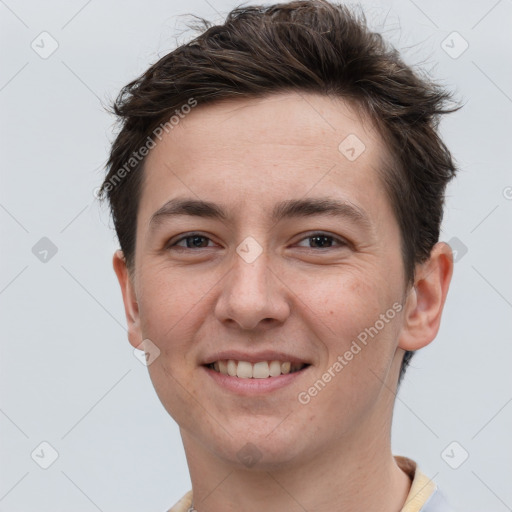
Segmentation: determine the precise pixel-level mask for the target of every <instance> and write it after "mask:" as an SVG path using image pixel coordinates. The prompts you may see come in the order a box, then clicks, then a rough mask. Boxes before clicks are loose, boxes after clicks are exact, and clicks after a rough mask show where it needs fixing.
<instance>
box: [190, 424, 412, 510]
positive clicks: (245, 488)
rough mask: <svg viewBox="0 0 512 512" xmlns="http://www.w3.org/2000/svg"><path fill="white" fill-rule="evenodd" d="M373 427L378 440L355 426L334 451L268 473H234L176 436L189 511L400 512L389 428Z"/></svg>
mask: <svg viewBox="0 0 512 512" xmlns="http://www.w3.org/2000/svg"><path fill="white" fill-rule="evenodd" d="M365 423H366V425H368V424H370V425H371V424H372V422H365ZM373 427H375V424H373ZM379 427H380V429H377V432H380V435H379V434H377V435H375V428H373V429H372V430H373V432H372V433H371V435H365V432H364V426H361V425H360V428H359V429H358V431H357V435H355V434H354V435H349V436H345V437H344V438H343V439H340V441H339V443H338V444H337V445H336V446H335V447H334V448H333V446H331V445H330V446H328V447H327V448H326V449H325V450H324V451H323V452H319V453H317V454H315V456H314V457H309V458H307V460H301V461H300V462H299V461H297V460H295V461H293V462H294V464H293V466H286V467H283V466H281V465H276V466H275V467H274V468H272V469H268V470H256V469H254V468H252V469H245V468H244V469H240V467H239V466H236V465H235V464H233V463H230V462H229V461H228V462H227V461H225V460H224V459H220V458H219V457H218V456H216V455H214V454H212V453H211V452H210V451H208V450H205V449H204V448H203V447H202V446H201V445H199V444H198V443H197V442H196V440H195V439H194V438H193V437H191V436H189V435H188V433H187V432H185V431H182V437H183V442H184V446H185V451H186V454H187V461H188V465H189V470H190V477H191V481H192V489H193V505H194V508H195V509H196V510H197V512H235V511H239V510H244V511H246V512H259V511H261V510H269V511H273V510H291V511H295V510H297V511H301V510H315V511H316V512H333V511H337V512H360V511H362V510H379V511H380V512H396V511H397V510H401V509H402V507H403V504H404V502H405V500H406V498H407V495H408V493H409V490H410V486H411V481H410V478H409V477H408V476H407V475H406V474H405V473H404V472H403V471H402V470H401V469H400V468H399V467H398V465H397V463H396V461H395V459H394V457H393V455H392V453H391V446H390V435H389V434H390V430H388V428H387V427H389V429H390V425H382V424H380V425H379ZM366 434H369V433H366Z"/></svg>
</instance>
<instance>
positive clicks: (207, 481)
mask: <svg viewBox="0 0 512 512" xmlns="http://www.w3.org/2000/svg"><path fill="white" fill-rule="evenodd" d="M349 134H356V135H357V137H358V138H359V139H360V140H361V141H363V143H364V145H365V146H366V149H365V151H364V152H363V153H362V154H361V155H360V156H359V157H358V158H357V159H356V160H354V161H349V160H348V159H347V158H346V157H345V156H344V155H343V154H342V153H341V152H340V151H339V150H338V145H339V144H340V142H341V141H343V140H344V139H345V137H347V136H348V135H349ZM388 156H389V155H387V152H386V147H385V145H384V142H383V140H382V138H381V137H380V135H379V133H378V132H377V131H376V130H375V128H374V126H372V123H371V122H369V121H368V120H367V119H365V118H364V117H363V116H362V115H361V114H358V113H357V111H356V110H355V109H354V108H352V107H351V105H349V104H348V103H347V102H345V101H343V100H341V99H339V98H338V99H333V98H329V97H325V96H320V95H314V94H309V93H308V94H300V95H299V94H298V93H280V94H275V95H271V96H269V97H266V98H264V99H251V100H246V99H243V100H236V101H227V102H223V103H217V104H214V105H207V106H198V107H197V108H196V109H194V110H193V111H192V112H191V113H190V114H189V115H188V116H187V117H186V118H185V119H184V120H182V121H181V123H180V124H179V125H178V126H177V127H175V128H174V130H173V131H172V132H170V134H169V135H167V136H165V137H164V138H163V140H162V141H160V142H158V143H157V145H156V147H155V148H154V149H153V150H152V151H151V152H150V154H149V155H148V157H147V160H146V164H145V181H144V186H143V190H142V196H141V202H140V208H139V212H138V222H137V241H136V250H135V265H134V268H133V271H129V270H128V269H127V267H126V263H125V260H124V257H123V254H122V252H121V251H117V252H116V253H115V255H114V259H113V265H114V269H115V272H116V274H117V277H118V279H119V283H120V286H121V290H122V294H123V300H124V306H125V312H126V318H127V323H128V333H129V341H130V343H131V344H132V345H133V346H134V347H139V346H140V344H141V341H142V340H144V339H150V340H151V341H152V343H154V345H156V346H157V347H158V349H159V350H160V354H159V356H158V357H157V358H156V359H155V360H154V362H152V363H151V364H150V365H149V366H148V369H149V374H150V377H151V379H152V382H153V385H154V387H155V390H156V392H157V394H158V396H159V398H160V400H161V402H162V404H163V405H164V407H165V408H166V410H167V411H168V412H169V414H170V415H171V416H172V417H173V418H174V419H175V420H176V422H177V423H178V425H179V426H180V431H181V435H182V439H183V443H184V448H185V452H186V456H187V460H188V465H189V470H190V476H191V480H192V488H193V494H194V505H195V507H196V509H197V510H198V511H199V512H221V511H222V512H230V511H235V510H236V511H238V510H244V511H247V512H253V511H254V512H256V511H261V510H268V511H271V512H273V511H278V510H287V511H291V512H293V511H303V510H304V509H306V510H315V511H317V512H324V511H325V512H327V511H330V512H332V511H333V510H339V511H344V512H349V511H356V510H357V511H360V510H380V511H381V512H392V511H393V512H396V511H397V510H400V509H401V508H402V506H403V504H404V501H405V499H406V497H407V494H408V492H409V489H410V479H409V478H408V476H407V475H406V474H405V473H404V472H403V471H402V470H401V469H400V468H399V467H398V466H397V464H396V461H395V459H394V458H393V455H392V453H391V446H390V444H391V441H390V439H391V419H392V412H393V404H394V398H395V396H394V393H395V390H396V387H397V379H398V373H399V370H400V363H401V360H402V357H403V354H404V351H405V350H418V349H420V348H422V347H424V346H425V345H427V344H428V343H430V342H431V341H432V340H433V339H434V337H435V336H436V334H437V331H438V328H439V323H440V319H441V313H442V309H443V305H444V302H445V298H446V294H447V291H448V287H449V283H450V279H451V275H452V269H453V259H452V253H451V249H450V247H449V246H448V245H447V244H444V243H438V244H437V245H436V246H435V247H434V248H433V250H432V253H431V257H430V259H429V260H428V261H427V262H426V263H424V264H422V265H417V267H416V277H415V282H414V284H413V286H410V285H409V286H408V285H407V283H406V281H405V278H404V266H403V261H402V258H401V252H400V240H401V235H400V230H399V227H398V224H397V221H396V219H395V217H394V215H393V212H392V209H391V205H390V203H389V200H388V198H387V196H386V194H385V191H384V189H383V186H382V182H381V180H380V179H379V175H378V169H379V168H380V167H381V165H382V162H383V159H384V158H386V157H388ZM176 197H190V198H193V199H201V200H205V201H212V202H215V203H217V204H219V205H220V206H222V207H224V208H225V209H226V211H227V212H228V214H229V215H228V217H227V219H226V220H224V221H219V220H216V219H208V218H201V217H193V216H185V215H181V216H178V217H173V218H166V219H164V220H163V221H162V222H161V223H159V224H158V226H157V227H156V229H150V218H151V216H152V215H153V214H154V213H155V212H156V211H157V210H158V209H159V208H160V207H161V206H162V205H163V204H164V203H166V202H167V201H168V200H169V199H172V198H176ZM304 197H308V198H309V197H330V198H335V199H342V200H344V201H348V202H349V203H351V204H352V205H356V206H357V207H358V208H359V209H360V210H362V211H363V212H364V214H365V215H366V217H367V219H368V221H369V222H368V225H367V226H362V225H360V224H358V223H356V222H354V221H353V220H351V219H349V218H346V217H335V216H329V215H325V214H322V215H315V216H311V217H298V218H293V219H285V220H282V221H279V222H277V223H273V222H272V221H271V219H270V212H271V211H272V207H273V206H274V205H275V204H276V203H278V202H279V201H282V200H284V199H300V198H304ZM192 231H193V232H196V231H199V232H200V234H201V236H205V237H207V239H206V240H203V239H201V240H202V244H201V247H199V248H194V247H193V245H192V244H190V246H191V247H192V248H188V249H187V245H186V241H181V242H180V247H179V248H176V247H173V248H172V247H170V244H169V242H174V241H177V240H178V239H179V238H181V237H182V236H183V235H184V234H187V233H189V232H192ZM312 231H322V233H324V234H325V235H330V236H333V237H335V239H334V240H332V241H331V246H329V244H328V245H327V246H326V248H325V247H321V248H318V245H315V241H314V240H312V239H311V238H308V236H311V232H312ZM178 235H180V236H178ZM248 236H251V237H253V238H254V239H255V240H256V241H257V242H258V243H259V245H260V246H261V248H262V253H261V254H260V255H259V256H258V257H257V258H256V260H255V261H254V262H252V263H247V262H246V261H245V260H244V259H243V258H241V257H240V256H239V255H238V254H237V252H236V248H237V246H238V245H239V244H240V243H241V242H242V241H243V240H244V239H245V238H246V237H248ZM336 238H340V239H342V240H346V241H347V242H348V243H345V244H339V243H337V242H336ZM203 246H204V247H203ZM395 303H398V304H400V305H402V306H403V309H402V310H401V311H400V312H399V313H398V314H397V315H396V316H395V317H394V318H393V319H392V320H391V321H389V322H388V323H386V325H385V327H384V328H383V329H381V330H380V331H379V333H378V335H377V336H375V337H374V338H373V339H371V341H370V342H369V343H368V344H367V345H366V346H365V347H364V348H363V349H362V350H361V351H360V352H359V353H358V354H357V355H355V356H354V357H353V359H352V360H351V361H350V362H349V363H348V364H347V365H346V366H345V367H344V368H343V370H342V371H341V372H338V373H336V376H335V377H333V378H332V380H331V381H330V382H329V383H328V384H327V385H326V386H325V388H323V389H322V390H321V391H320V392H319V393H318V394H317V395H316V396H315V397H313V398H312V399H311V400H310V402H309V403H308V404H306V405H303V404H301V403H299V401H298V400H297V396H298V394H299V393H300V392H302V391H304V390H308V388H309V387H311V386H312V385H313V384H314V383H315V381H317V379H319V378H321V376H322V375H323V374H324V373H325V372H326V371H327V370H328V369H329V368H330V367H332V365H333V363H334V362H335V361H336V360H337V357H338V356H339V355H343V354H344V353H345V352H346V351H347V350H348V349H349V348H350V346H351V343H352V341H353V340H355V339H357V336H358V335H359V334H360V333H361V332H363V331H364V329H365V328H368V327H370V326H373V325H374V324H375V322H376V321H377V320H378V319H379V315H381V314H385V313H386V311H388V310H389V309H390V308H392V306H393V304H395ZM229 349H238V350H241V351H251V350H252V351H253V352H254V351H256V350H258V349H261V350H264V349H274V350H280V351H284V352H288V353H292V354H295V355H296V356H297V357H300V358H301V359H303V360H306V361H308V362H309V363H311V366H310V367H309V368H308V369H307V370H306V371H304V372H303V373H302V374H301V375H300V376H299V377H298V378H296V379H295V380H294V382H293V383H292V384H290V385H288V386H286V387H284V388H281V389H279V390H276V391H273V392H271V393H267V394H266V395H259V396H245V397H241V396H237V395H235V394H233V393H231V392H229V391H226V390H225V389H223V388H221V387H220V386H218V385H217V384H215V383H214V381H213V379H212V378H211V377H210V376H209V375H208V372H206V371H205V369H204V368H203V367H202V366H201V362H203V361H204V358H205V357H207V356H208V355H210V354H212V353H213V352H215V351H217V350H229ZM248 442H250V443H252V445H254V446H255V447H256V448H257V450H258V452H257V453H259V455H260V458H259V459H258V461H257V462H256V463H255V464H254V465H253V466H251V467H247V466H244V464H243V463H242V462H241V461H240V460H239V458H238V456H237V454H238V452H239V451H240V450H241V449H242V448H243V447H244V446H245V445H246V443H248ZM256 458H257V457H256Z"/></svg>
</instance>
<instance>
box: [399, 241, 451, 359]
mask: <svg viewBox="0 0 512 512" xmlns="http://www.w3.org/2000/svg"><path fill="white" fill-rule="evenodd" d="M452 273H453V254H452V249H451V247H450V246H449V245H448V244H446V243H444V242H439V243H437V244H436V245H435V246H434V247H433V248H432V251H431V253H430V258H429V259H428V260H427V261H426V262H425V263H423V264H421V265H418V266H417V267H416V275H415V278H414V286H413V287H412V289H411V291H410V293H409V295H408V297H407V300H406V301H405V308H404V310H405V313H404V324H403V327H402V331H401V333H400V336H399V340H398V346H399V347H400V348H402V349H404V350H418V349H420V348H422V347H424V346H426V345H428V344H429V343H430V342H431V341H432V340H433V339H434V338H435V337H436V335H437V332H438V331H439V325H440V323H441V314H442V312H443V307H444V302H445V300H446V295H447V294H448V288H449V286H450V281H451V278H452Z"/></svg>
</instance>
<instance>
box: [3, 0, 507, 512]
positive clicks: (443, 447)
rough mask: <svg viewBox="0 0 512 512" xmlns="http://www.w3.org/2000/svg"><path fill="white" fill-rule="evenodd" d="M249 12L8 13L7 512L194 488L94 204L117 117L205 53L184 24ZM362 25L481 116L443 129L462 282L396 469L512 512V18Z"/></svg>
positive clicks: (480, 9)
mask: <svg viewBox="0 0 512 512" xmlns="http://www.w3.org/2000/svg"><path fill="white" fill-rule="evenodd" d="M235 5H237V4H236V3H234V2H232V1H231V0H208V1H207V0H190V1H188V2H183V1H178V0H175V1H158V0H151V1H146V2H135V1H124V2H122V1H120V0H119V1H107V2H105V1H104V2H100V1H99V0H92V1H88V2H87V1H83V0H73V1H68V2H55V1H45V2H37V1H35V0H30V1H29V0H26V1H19V0H5V1H0V24H1V36H0V37H1V45H2V52H1V56H0V59H1V69H0V109H1V118H0V119H1V121H0V130H1V134H0V150H1V163H2V173H1V189H0V194H1V195H0V220H1V230H2V231H1V237H2V244H1V248H2V250H1V274H0V312H1V315H2V317H1V318H2V343H1V368H0V379H1V383H0V384H1V393H0V432H1V447H0V449H1V453H0V461H1V473H0V510H2V511H9V512H15V511H23V512H29V511H36V510H37V511H38V512H43V511H52V512H59V511H68V510H75V511H84V512H89V511H90V512H94V511H95V510H100V511H103V512H107V511H112V512H117V511H121V510H123V511H126V512H132V511H133V512H135V511H142V510H144V511H155V512H156V511H164V510H167V508H168V507H170V506H171V505H172V504H173V503H174V502H175V501H177V500H178V499H179V498H180V497H181V496H182V495H183V494H184V493H185V492H186V491H187V490H188V489H189V488H190V480H189V477H188V471H187V466H186V461H185V458H184V453H183V449H182V445H181V439H180V437H179V432H178V428H177V426H176V424H175V422H174V421H173V420H172V419H171V418H170V417H169V416H168V415H167V413H166V412H165V410H164V409H163V407H162V405H161V404H160V402H159V400H158V398H157V396H156V394H155V392H154V390H153V388H152V385H151V382H150V380H149V376H148V374H147V368H146V367H145V366H144V365H143V364H141V362H140V361H139V360H138V359H137V358H136V357H135V356H134V351H133V349H132V347H131V346H130V345H129V343H128V341H127V337H126V331H125V318H124V311H123V307H122V301H121V294H120V290H119V288H118V284H117V281H116V279H115V275H114V272H113V270H112V266H111V257H112V253H113V252H114V250H115V249H116V248H117V242H116V239H115V236H114V232H113V230H112V229H111V228H112V226H111V222H110V220H109V216H108V212H107V211H106V209H105V208H100V206H99V205H98V201H97V200H96V198H95V195H94V194H95V189H96V188H97V187H98V186H99V184H100V183H101V180H102V176H103V165H104V163H105V160H106V157H107V151H108V148H109V142H110V141H111V140H112V137H113V131H112V128H113V119H112V118H111V117H110V116H109V115H108V114H107V113H106V112H105V111H104V109H103V107H102V105H107V104H109V103H110V100H111V99H113V98H114V97H115V96H116V95H117V93H118V91H119V89H120V88H121V87H122V86H123V85H124V84H126V83H127V82H128V81H130V80H132V79H133V78H135V77H136V76H138V75H139V74H140V73H141V72H143V71H144V70H145V69H146V68H147V67H148V66H149V65H150V64H152V63H153V62H155V61H156V60H157V59H158V58H159V57H160V56H162V55H164V54H165V53H167V52H168V51H170V50H172V49H173V48H174V47H175V45H176V36H179V41H180V42H184V41H186V40H187V38H189V37H190V33H187V32H186V27H185V24H184V22H185V21H186V18H183V17H178V15H180V14H185V13H195V14H199V15H202V16H204V17H207V18H208V19H210V20H213V21H220V20H221V19H222V17H223V16H224V15H225V14H226V13H227V12H228V11H229V10H230V9H231V8H233V7H234V6H235ZM363 6H364V8H365V11H366V14H367V16H368V18H369V21H370V23H371V25H372V26H373V27H374V28H375V29H376V30H379V31H382V32H384V34H385V35H386V36H387V37H388V38H389V39H390V40H391V41H392V42H393V43H394V44H395V45H396V46H397V47H398V48H399V49H400V50H401V51H402V52H403V55H404V57H405V59H406V60H407V62H409V63H414V64H420V65H421V66H422V67H423V68H424V69H426V70H428V71H429V72H430V73H431V74H432V75H433V76H434V77H436V78H438V79H439V80H440V81H441V82H442V83H444V84H445V85H446V86H447V87H449V88H450V89H452V90H455V91H456V93H457V97H458V98H459V99H460V100H462V101H463V102H465V106H464V108H463V109H462V110H461V111H460V112H458V113H455V114H451V115H450V116H449V117H447V118H446V119H445V120H444V121H443V123H442V133H443V135H444V137H445V140H446V142H447V144H448V146H449V147H450V149H451V150H452V152H453V154H454V156H455V158H456V159H457V161H458V164H459V166H460V168H461V171H460V174H459V176H458V178H457V180H456V181H455V182H453V184H451V185H450V187H449V190H448V194H447V206H446V213H445V221H444V223H443V235H442V239H443V240H445V241H450V242H451V243H452V245H453V246H454V248H456V249H457V263H456V265H455V273H454V278H453V281H452V286H451V289H450V292H449V295H448V301H447V305H446V308H445V313H444V316H443V322H442V326H441V330H440V333H439V335H438V337H437V339H436V340H435V342H434V343H433V344H432V345H430V346H429V347H427V348H425V349H424V350H423V351H421V353H418V354H416V356H415V357H414V359H413V361H412V365H411V367H410V368H409V370H408V373H407V375H406V378H405V381H404V382H403V384H402V387H401V390H400V393H399V395H398V397H397V402H396V407H395V415H394V427H393V453H395V454H401V455H406V456H409V457H411V458H413V459H415V460H416V461H418V463H419V464H420V467H421V468H422V470H423V471H424V472H425V473H426V474H427V475H429V476H430V477H432V478H433V479H434V480H435V481H436V482H437V483H438V484H439V485H440V486H441V487H442V488H443V489H444V492H445V494H446V495H447V496H448V497H449V499H450V501H451V502H452V504H453V505H455V506H456V507H458V509H459V510H460V511H465V512H476V511H484V510H485V511H486V512H490V511H496V512H502V511H503V512H504V511H506V510H512V485H511V481H512V441H511V436H510V433H511V432H512V385H511V372H510V364H511V360H512V358H511V356H512V334H511V333H512V315H511V313H512V286H511V284H512V273H511V271H510V261H511V253H512V250H511V249H512V237H511V229H510V221H511V218H512V175H511V172H510V162H511V161H512V144H511V142H510V137H511V135H512V134H511V129H510V122H509V121H508V120H509V119H510V118H511V115H512V73H511V68H510V61H511V51H510V50H511V43H512V31H511V30H510V26H511V25H510V24H511V21H512V2H511V1H510V0H501V1H496V0H482V1H478V2H477V1H472V2H468V1H461V0H459V1H452V2H447V1H432V2H421V3H420V2H419V0H416V1H415V2H413V1H412V0H400V1H384V2H369V1H368V2H363ZM42 32H47V33H48V34H43V35H41V33H42ZM454 32H456V34H454ZM56 44H58V47H57V48H56V50H55V51H54V52H53V53H52V54H51V55H48V53H49V52H51V50H52V49H53V47H52V45H53V46H55V45H56ZM466 46H467V48H466ZM45 52H46V53H45ZM43 57H45V58H43ZM43 237H46V238H47V239H49V240H50V241H51V243H50V242H49V241H48V240H46V239H44V240H43V241H41V239H42V238H43ZM45 251H47V252H45ZM42 442H46V443H49V445H51V447H52V448H51V447H50V446H48V445H46V444H44V445H41V443H42ZM453 443H455V444H453ZM52 450H55V451H56V453H58V458H57V459H56V460H55V461H54V462H53V464H51V465H50V466H49V467H48V468H47V469H43V468H42V467H41V465H47V464H49V463H50V462H52V460H53V459H52V454H53V452H52ZM466 452H467V455H466ZM466 456H467V459H466V460H464V459H465V457H466ZM53 458H54V457H53ZM455 467H456V469H455Z"/></svg>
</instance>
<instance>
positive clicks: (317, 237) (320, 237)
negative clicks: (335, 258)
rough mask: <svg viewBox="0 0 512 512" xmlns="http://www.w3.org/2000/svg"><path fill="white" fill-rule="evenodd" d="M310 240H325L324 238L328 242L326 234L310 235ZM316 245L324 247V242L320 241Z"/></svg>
mask: <svg viewBox="0 0 512 512" xmlns="http://www.w3.org/2000/svg"><path fill="white" fill-rule="evenodd" d="M312 240H316V241H318V240H323V241H326V240H327V243H329V237H328V236H325V235H319V236H313V237H312ZM318 246H320V247H324V244H323V243H322V242H320V243H319V244H318Z"/></svg>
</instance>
